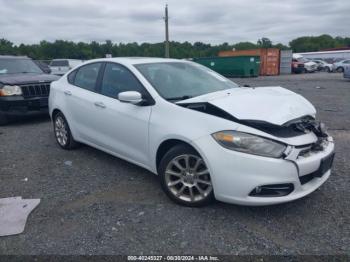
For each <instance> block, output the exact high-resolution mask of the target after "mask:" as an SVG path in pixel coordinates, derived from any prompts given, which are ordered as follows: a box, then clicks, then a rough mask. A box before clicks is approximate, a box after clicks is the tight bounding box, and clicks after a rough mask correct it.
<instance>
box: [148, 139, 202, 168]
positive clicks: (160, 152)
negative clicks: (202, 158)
mask: <svg viewBox="0 0 350 262" xmlns="http://www.w3.org/2000/svg"><path fill="white" fill-rule="evenodd" d="M177 145H186V146H188V147H191V148H192V149H193V150H195V151H196V152H197V153H198V154H199V155H201V154H200V152H199V151H198V150H197V149H196V148H195V147H194V146H193V145H192V144H191V143H190V142H188V141H185V140H182V139H178V138H171V139H170V138H169V139H166V140H164V141H163V142H161V143H160V145H159V146H158V148H157V153H156V159H155V160H156V169H157V171H158V168H159V164H160V161H161V160H162V158H163V156H164V155H165V154H166V153H167V152H168V151H169V150H170V149H171V148H173V147H174V146H177Z"/></svg>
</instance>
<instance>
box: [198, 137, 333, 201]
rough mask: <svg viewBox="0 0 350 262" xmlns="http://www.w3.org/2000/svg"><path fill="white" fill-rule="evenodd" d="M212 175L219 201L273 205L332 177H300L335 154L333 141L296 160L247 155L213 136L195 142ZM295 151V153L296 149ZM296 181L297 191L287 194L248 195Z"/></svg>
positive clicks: (304, 192) (303, 193)
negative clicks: (320, 149) (230, 148)
mask: <svg viewBox="0 0 350 262" xmlns="http://www.w3.org/2000/svg"><path fill="white" fill-rule="evenodd" d="M194 144H195V147H196V148H197V149H199V151H200V153H201V155H202V156H203V158H204V160H205V162H206V164H207V166H208V168H209V170H210V174H211V179H212V183H213V187H214V195H215V198H216V199H217V200H220V201H223V202H227V203H234V204H242V205H254V206H258V205H272V204H279V203H284V202H289V201H293V200H296V199H299V198H302V197H304V196H306V195H308V194H310V193H312V192H313V191H315V190H316V189H317V188H319V187H320V186H321V185H322V184H323V183H324V182H325V181H326V180H327V179H328V178H329V176H330V174H331V171H330V170H328V171H327V172H325V173H324V174H323V176H322V177H315V178H313V179H311V180H310V181H308V182H307V183H303V184H302V183H301V177H302V176H305V175H308V174H310V173H312V172H315V171H317V170H318V169H319V167H320V164H321V160H322V159H324V158H326V157H327V156H329V155H331V154H333V152H334V143H333V142H329V143H328V145H327V146H326V148H325V149H324V150H323V151H319V152H317V153H315V154H312V155H310V156H308V157H304V158H303V157H300V158H297V159H294V160H292V159H275V158H268V157H261V156H256V155H250V154H244V153H240V152H236V151H232V150H228V149H225V148H223V147H222V146H220V145H219V144H218V143H217V142H216V141H215V140H214V139H213V138H212V137H205V138H201V139H199V140H196V141H194ZM294 153H295V152H294ZM279 184H293V186H294V190H293V191H292V192H291V193H289V194H288V195H286V196H275V197H260V196H250V195H249V194H250V193H251V192H252V191H253V190H254V189H255V188H256V187H258V186H263V185H279Z"/></svg>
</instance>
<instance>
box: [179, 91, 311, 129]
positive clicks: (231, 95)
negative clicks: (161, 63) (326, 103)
mask: <svg viewBox="0 0 350 262" xmlns="http://www.w3.org/2000/svg"><path fill="white" fill-rule="evenodd" d="M203 102H206V103H209V104H211V105H214V106H216V107H218V108H220V109H222V110H224V111H225V112H227V113H229V114H230V115H232V116H233V117H235V118H236V119H239V120H254V121H263V122H267V123H270V124H274V125H283V124H285V123H287V122H289V121H291V120H295V119H298V118H301V117H304V116H313V117H314V116H315V114H316V109H315V107H314V106H313V105H312V104H311V103H310V102H309V101H307V100H306V99H305V98H303V97H302V96H300V95H298V94H296V93H294V92H292V91H289V90H287V89H285V88H282V87H258V88H242V87H240V88H233V89H229V90H225V91H219V92H215V93H209V94H206V95H202V96H198V97H195V98H191V99H186V100H182V101H180V102H177V104H192V103H203Z"/></svg>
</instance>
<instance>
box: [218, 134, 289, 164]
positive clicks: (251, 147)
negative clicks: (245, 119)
mask: <svg viewBox="0 0 350 262" xmlns="http://www.w3.org/2000/svg"><path fill="white" fill-rule="evenodd" d="M212 136H213V137H214V139H215V140H216V141H217V142H218V143H219V144H220V145H222V146H223V147H225V148H227V149H231V150H234V151H239V152H243V153H247V154H253V155H259V156H266V157H274V158H280V157H281V156H282V155H283V152H284V151H285V150H286V148H287V146H286V145H285V144H282V143H280V142H277V141H273V140H270V139H267V138H263V137H260V136H255V135H251V134H247V133H243V132H238V131H220V132H217V133H214V134H212Z"/></svg>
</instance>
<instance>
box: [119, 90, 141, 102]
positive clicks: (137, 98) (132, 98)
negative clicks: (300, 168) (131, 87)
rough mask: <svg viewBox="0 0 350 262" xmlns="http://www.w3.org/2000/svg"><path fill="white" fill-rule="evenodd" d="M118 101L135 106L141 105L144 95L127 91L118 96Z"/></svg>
mask: <svg viewBox="0 0 350 262" xmlns="http://www.w3.org/2000/svg"><path fill="white" fill-rule="evenodd" d="M118 99H119V101H120V102H124V103H130V104H133V105H137V104H140V103H141V102H142V101H143V99H142V95H141V94H140V93H139V92H136V91H126V92H121V93H119V94H118Z"/></svg>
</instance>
